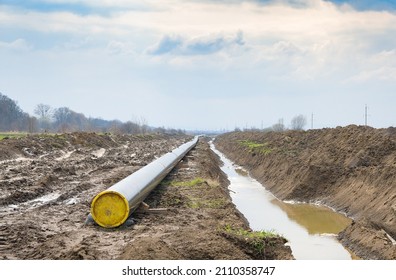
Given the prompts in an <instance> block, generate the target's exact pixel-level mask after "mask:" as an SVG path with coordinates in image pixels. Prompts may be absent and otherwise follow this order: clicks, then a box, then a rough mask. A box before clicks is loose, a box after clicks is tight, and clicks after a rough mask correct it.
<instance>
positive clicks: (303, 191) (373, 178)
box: [216, 126, 396, 259]
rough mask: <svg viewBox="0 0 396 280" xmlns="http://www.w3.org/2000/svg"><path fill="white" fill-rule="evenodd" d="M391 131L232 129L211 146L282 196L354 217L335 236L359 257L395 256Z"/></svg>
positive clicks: (395, 136)
mask: <svg viewBox="0 0 396 280" xmlns="http://www.w3.org/2000/svg"><path fill="white" fill-rule="evenodd" d="M395 131H396V129H394V128H389V129H374V128H370V127H358V126H348V127H343V128H341V127H338V128H335V129H321V130H309V131H286V132H282V133H279V132H268V133H261V132H233V133H228V134H224V135H221V136H219V137H218V138H217V139H216V147H217V148H218V149H219V150H220V151H222V152H223V153H224V154H226V155H227V156H228V157H229V158H230V159H232V160H233V161H235V162H236V163H237V164H239V165H242V166H244V167H245V168H247V169H248V170H249V171H250V172H251V175H252V176H253V177H255V178H257V179H258V180H259V181H260V182H262V183H263V184H264V185H265V186H266V187H267V188H268V189H269V190H271V191H272V192H273V193H274V194H275V195H276V196H278V197H279V198H280V199H284V200H298V201H305V202H321V203H324V204H326V205H328V206H331V207H333V208H335V209H336V210H338V211H340V212H344V213H346V214H347V215H349V216H350V217H352V218H354V220H355V222H354V223H353V224H352V225H351V226H350V227H348V228H347V229H346V230H345V231H344V232H342V233H341V234H340V239H341V241H342V242H343V243H344V245H346V246H347V247H349V248H350V249H351V250H352V251H354V252H355V253H356V254H357V255H358V256H360V257H362V258H368V259H396V246H395V244H394V239H396V187H395V186H396V168H395V167H396V132H395Z"/></svg>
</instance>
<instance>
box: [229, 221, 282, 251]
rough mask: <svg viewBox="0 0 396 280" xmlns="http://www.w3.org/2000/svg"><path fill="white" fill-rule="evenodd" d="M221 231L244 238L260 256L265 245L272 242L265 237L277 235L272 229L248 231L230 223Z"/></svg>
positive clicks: (269, 244) (264, 249)
mask: <svg viewBox="0 0 396 280" xmlns="http://www.w3.org/2000/svg"><path fill="white" fill-rule="evenodd" d="M223 231H224V232H225V233H227V234H228V235H231V236H235V237H238V238H241V239H242V240H244V241H245V242H246V243H247V244H249V246H250V247H251V248H252V249H253V250H254V251H255V254H256V255H258V256H260V257H262V256H264V255H265V251H266V247H267V246H271V244H272V241H271V240H267V238H270V237H279V235H278V234H276V233H275V232H274V231H273V230H271V231H264V230H262V231H249V230H245V229H242V228H238V229H235V228H233V227H232V226H230V225H226V226H225V227H224V229H223Z"/></svg>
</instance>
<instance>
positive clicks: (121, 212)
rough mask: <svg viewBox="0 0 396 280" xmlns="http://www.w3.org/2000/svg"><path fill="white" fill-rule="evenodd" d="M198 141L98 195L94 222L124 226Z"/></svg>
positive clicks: (108, 225) (107, 226)
mask: <svg viewBox="0 0 396 280" xmlns="http://www.w3.org/2000/svg"><path fill="white" fill-rule="evenodd" d="M198 138H199V137H198V136H196V137H195V138H194V139H193V140H191V141H190V142H187V143H185V144H183V145H181V146H180V147H178V148H176V149H174V150H173V151H172V152H169V153H167V154H165V155H163V156H162V157H160V158H158V159H156V160H155V161H153V162H151V163H149V164H148V165H146V166H145V167H143V168H141V169H139V170H138V171H136V172H135V173H133V174H131V175H130V176H128V177H126V178H125V179H123V180H121V181H119V182H118V183H116V184H115V185H113V186H111V187H110V188H108V189H107V190H105V191H103V192H101V193H99V194H98V195H96V196H95V198H94V199H93V200H92V203H91V214H90V215H91V216H92V218H93V220H94V221H95V222H96V223H97V224H98V225H100V226H102V227H104V228H114V227H118V226H120V225H122V224H123V223H124V222H125V221H126V220H127V219H128V217H129V216H130V215H131V214H132V213H133V211H135V210H136V208H138V207H139V205H140V203H141V202H143V200H144V199H145V198H146V197H147V196H148V195H149V193H150V192H151V191H152V190H153V189H154V188H155V187H156V186H157V185H158V184H159V183H160V182H161V181H162V180H163V179H164V178H165V176H166V175H168V173H169V172H170V171H171V170H172V169H173V168H174V167H175V166H176V164H177V163H178V162H179V161H180V160H181V159H182V158H183V157H184V156H185V155H186V154H187V153H188V152H189V151H190V150H191V149H192V148H193V147H195V145H196V144H197V142H198Z"/></svg>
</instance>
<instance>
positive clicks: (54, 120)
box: [0, 92, 185, 134]
mask: <svg viewBox="0 0 396 280" xmlns="http://www.w3.org/2000/svg"><path fill="white" fill-rule="evenodd" d="M0 131H26V132H29V133H35V132H61V133H65V132H74V131H89V132H103V133H105V132H110V133H117V134H144V133H149V132H159V133H169V134H184V133H185V131H184V130H181V129H169V128H168V129H165V128H163V127H160V128H153V127H151V126H149V125H148V124H147V121H146V120H145V119H144V118H140V119H138V120H134V121H127V122H121V121H119V120H111V121H109V120H104V119H101V118H91V117H86V116H85V115H84V114H82V113H77V112H75V111H73V110H71V109H69V108H68V107H60V108H52V107H51V106H49V105H47V104H38V105H37V106H36V107H35V109H34V116H31V115H29V114H28V113H25V112H24V111H23V110H22V109H21V108H20V107H19V106H18V104H17V102H16V101H14V100H12V99H11V98H9V97H7V96H6V95H4V94H2V93H1V92H0Z"/></svg>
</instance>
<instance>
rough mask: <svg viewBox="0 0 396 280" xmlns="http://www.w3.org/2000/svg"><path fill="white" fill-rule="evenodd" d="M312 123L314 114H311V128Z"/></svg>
mask: <svg viewBox="0 0 396 280" xmlns="http://www.w3.org/2000/svg"><path fill="white" fill-rule="evenodd" d="M313 123H314V114H313V113H312V114H311V129H313Z"/></svg>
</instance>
